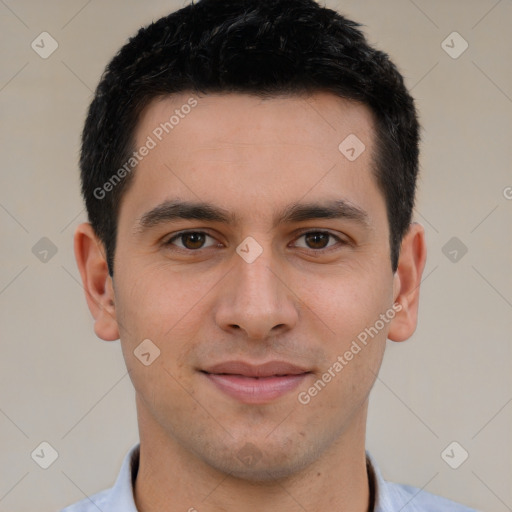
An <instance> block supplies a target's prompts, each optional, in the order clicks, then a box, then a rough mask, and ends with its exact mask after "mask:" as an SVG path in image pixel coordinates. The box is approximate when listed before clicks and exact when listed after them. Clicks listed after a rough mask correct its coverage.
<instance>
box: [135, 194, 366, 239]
mask: <svg viewBox="0 0 512 512" xmlns="http://www.w3.org/2000/svg"><path fill="white" fill-rule="evenodd" d="M314 219H345V220H350V221H354V222H356V223H358V224H361V225H362V226H363V227H365V228H369V227H370V219H369V216H368V214H367V213H366V211H364V210H363V209H362V208H360V207H359V206H356V205H354V204H353V203H350V202H349V201H346V200H344V199H339V200H334V201H332V200H331V201H326V202H322V203H292V204H290V205H288V206H287V207H285V208H284V209H282V210H281V211H278V212H276V213H275V215H274V219H273V225H272V227H273V228H275V227H277V226H278V225H279V224H287V223H293V222H305V221H307V220H314ZM175 220H199V221H205V222H219V223H223V224H227V225H234V224H236V223H237V217H236V215H235V214H234V213H231V212H229V211H228V210H226V209H224V208H221V207H219V206H216V205H213V204H211V203H206V202H193V201H181V200H166V201H164V202H162V203H160V204H159V205H157V206H156V207H154V208H152V209H151V210H149V211H148V212H146V213H144V214H143V215H142V216H141V217H140V218H139V219H138V221H137V222H136V224H135V233H136V234H140V233H143V232H144V231H146V230H149V229H151V228H154V227H156V226H158V225H160V224H164V223H168V222H172V221H175Z"/></svg>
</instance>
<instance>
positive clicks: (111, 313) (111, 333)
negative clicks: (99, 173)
mask: <svg viewBox="0 0 512 512" xmlns="http://www.w3.org/2000/svg"><path fill="white" fill-rule="evenodd" d="M74 242H75V243H74V248H75V258H76V262H77V265H78V270H79V271H80V275H81V277H82V284H83V287H84V290H85V296H86V299H87V304H88V306H89V310H90V311H91V313H92V316H93V318H94V332H95V333H96V335H97V336H98V337H99V338H101V339H103V340H105V341H114V340H117V339H119V327H118V324H117V319H116V310H115V296H114V288H113V283H112V278H111V277H110V275H109V273H108V267H107V261H106V258H105V254H104V249H103V246H102V244H101V242H100V240H99V239H98V237H97V236H96V233H95V232H94V230H93V228H92V226H91V224H90V223H88V222H86V223H83V224H80V225H79V226H78V227H77V228H76V231H75V240H74Z"/></svg>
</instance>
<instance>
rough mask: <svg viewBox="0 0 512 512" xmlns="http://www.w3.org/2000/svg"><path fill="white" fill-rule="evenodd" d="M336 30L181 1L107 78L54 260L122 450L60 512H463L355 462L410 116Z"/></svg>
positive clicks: (391, 299) (411, 256)
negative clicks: (63, 266)
mask: <svg viewBox="0 0 512 512" xmlns="http://www.w3.org/2000/svg"><path fill="white" fill-rule="evenodd" d="M357 27H358V24H356V23H354V22H352V21H349V20H347V19H345V18H344V17H342V16H341V15H339V14H337V13H335V12H334V11H332V10H329V9H325V8H322V7H320V6H319V5H318V4H316V3H315V2H314V1H312V0H278V1H276V0H231V1H225V2H224V1H219V0H202V1H200V2H198V3H197V4H192V5H188V6H187V7H185V8H183V9H181V10H179V11H177V12H175V13H173V14H171V15H170V16H168V17H166V18H162V19H160V20H158V21H157V22H155V23H153V24H152V25H150V26H148V27H147V28H144V29H141V30H140V31H139V33H138V34H137V35H136V36H135V37H134V38H132V39H131V40H130V41H129V42H128V43H127V44H126V45H125V46H124V47H123V48H122V49H121V50H120V52H119V53H118V54H117V55H116V56H115V58H114V59H113V60H112V62H111V63H110V64H109V66H108V67H107V70H106V73H105V74H104V76H103V77H102V80H101V82H100V84H99V86H98V89H97V91H96V95H95V98H94V100H93V102H92V104H91V107H90V110H89V114H88V117H87V120H86V123H85V128H84V132H83V141H82V142H83V144H82V153H81V162H80V163H81V173H82V174H81V176H82V192H83V195H84V198H85V202H86V206H87V210H88V215H89V220H90V223H86V224H82V225H80V226H79V227H78V229H77V231H76V235H75V253H76V258H77V263H78V267H79V269H80V273H81V276H82V280H83V284H84V288H85V290H86V297H87V301H88V304H89V308H90V310H91V312H92V315H93V317H94V319H95V332H96V334H97V336H99V337H100V338H102V339H103V340H117V339H120V340H121V346H122V350H123V355H124V358H125V362H126V365H127V368H128V371H129V374H130V377H131V380H132V382H133V385H134V387H135V390H136V403H137V414H138V423H139V433H140V445H139V444H137V445H136V446H134V447H133V449H132V450H131V451H130V453H128V455H127V456H126V458H125V461H124V463H123V466H122V468H121V473H120V475H119V477H118V479H117V481H116V483H115V485H114V487H113V488H112V489H110V490H106V491H103V492H101V493H99V494H97V495H95V496H91V497H90V498H88V499H86V500H83V501H82V502H80V503H78V504H75V505H74V506H71V507H69V508H67V509H65V510H66V511H67V512H71V511H73V512H76V511H92V510H98V509H99V510H102V511H105V512H107V511H109V512H111V511H112V512H113V511H124V512H134V511H137V510H138V511H140V512H156V511H158V512H163V511H169V512H174V511H186V510H188V511H194V510H198V511H200V512H208V511H221V510H223V511H224V510H237V511H266V510H272V511H282V512H285V511H286V512H288V511H299V510H301V511H304V510H307V511H310V512H313V511H323V510H340V511H344V512H367V511H374V512H384V511H386V512H391V511H393V512H397V511H398V510H402V511H404V512H407V511H409V512H411V511H429V512H434V511H441V510H442V511H447V510H449V511H467V510H469V509H468V508H466V507H464V506H462V505H457V504H455V503H453V502H450V501H448V500H446V499H444V498H440V497H436V496H433V495H431V494H429V493H427V492H426V491H420V490H419V489H415V488H412V487H409V486H402V485H398V484H391V483H387V482H385V481H384V480H383V478H382V476H381V474H380V472H379V470H378V468H377V466H376V464H375V461H374V460H373V459H372V458H371V456H370V454H368V453H367V452H366V451H365V427H366V416H367V407H368V397H369V393H370V390H371V388H372V386H373V384H374V382H375V379H376V377H377V373H378V370H379V367H380V364H381V361H382V357H383V353H384V348H385V342H386V338H389V339H390V340H393V341H397V342H399V341H403V340H406V339H407V338H409V337H410V336H411V335H412V333H413V332H414V330H415V327H416V320H417V312H418V301H419V285H420V281H421V276H422V272H423V268H424V265H425V258H426V248H425V237H424V230H423V228H422V226H421V225H419V224H417V223H412V222H411V215H412V209H413V206H414V195H415V183H416V176H417V171H418V139H419V127H418V120H417V116H416V111H415V107H414V102H413V100H412V98H411V97H410V95H409V94H408V92H407V90H406V88H405V87H404V84H403V79H402V77H401V75H400V74H399V72H398V71H397V69H396V68H395V66H394V65H393V64H392V63H391V62H390V60H389V58H388V56H387V55H386V54H384V53H382V52H379V51H377V50H375V49H372V48H371V47H370V46H368V44H367V42H366V40H365V38H364V36H363V35H362V33H361V32H360V31H359V30H358V28H357Z"/></svg>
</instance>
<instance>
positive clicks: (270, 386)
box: [201, 361, 312, 404]
mask: <svg viewBox="0 0 512 512" xmlns="http://www.w3.org/2000/svg"><path fill="white" fill-rule="evenodd" d="M201 373H202V374H204V375H205V377H206V378H207V379H208V380H209V382H211V383H212V384H213V385H214V386H215V387H216V388H217V389H218V390H220V391H221V392H223V393H224V394H227V395H229V396H231V397H232V398H235V399H236V400H238V401H240V402H243V403H247V404H264V403H268V402H271V401H273V400H275V399H277V398H279V397H282V396H284V395H286V394H287V393H289V392H290V391H292V390H294V389H295V388H296V387H297V386H299V384H300V383H301V382H303V381H304V379H306V378H307V376H308V375H310V374H311V373H312V372H311V371H309V370H307V369H305V368H301V367H299V366H296V365H292V364H290V363H287V362H283V361H270V362H268V363H265V364H262V365H252V364H248V363H245V362H243V361H228V362H225V363H221V364H217V365H214V366H211V367H209V368H207V369H206V370H201Z"/></svg>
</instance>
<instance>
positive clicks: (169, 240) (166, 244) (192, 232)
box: [163, 230, 350, 253]
mask: <svg viewBox="0 0 512 512" xmlns="http://www.w3.org/2000/svg"><path fill="white" fill-rule="evenodd" d="M190 234H200V235H206V236H207V237H210V238H214V237H213V236H212V235H210V234H208V233H206V232H205V231H194V230H191V231H180V232H179V233H176V234H175V235H173V236H172V237H171V238H169V239H168V240H167V241H166V242H164V244H163V245H164V246H172V245H174V244H173V243H172V242H173V241H175V240H177V239H179V238H181V237H182V236H184V235H190ZM311 234H323V235H328V236H330V237H331V238H334V239H335V240H336V241H337V242H338V243H339V244H340V245H341V246H345V245H350V242H348V241H346V240H343V239H342V238H340V237H338V236H336V235H334V234H333V233H331V232H330V231H323V230H309V231H304V232H302V233H300V234H299V235H298V237H297V238H296V240H298V239H299V238H302V237H303V236H305V235H311ZM214 247H215V245H212V246H210V247H201V248H200V249H187V248H183V247H177V250H180V251H185V252H189V253H198V252H201V251H204V250H208V249H211V248H214ZM334 247H336V244H335V245H333V246H328V247H324V248H322V249H310V248H308V247H301V249H303V250H306V251H309V252H311V253H319V252H328V251H329V250H332V249H333V248H334Z"/></svg>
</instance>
